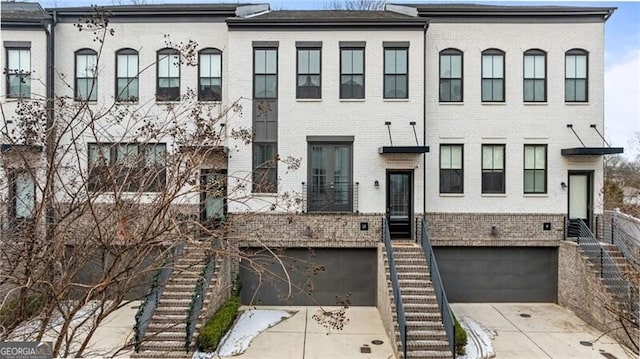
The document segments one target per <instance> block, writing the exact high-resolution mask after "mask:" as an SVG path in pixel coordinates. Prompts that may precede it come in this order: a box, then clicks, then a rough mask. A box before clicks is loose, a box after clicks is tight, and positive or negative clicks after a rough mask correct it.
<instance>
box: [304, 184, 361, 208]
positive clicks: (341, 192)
mask: <svg viewBox="0 0 640 359" xmlns="http://www.w3.org/2000/svg"><path fill="white" fill-rule="evenodd" d="M359 187H360V182H343V183H337V184H334V183H328V184H324V185H322V186H316V185H313V184H308V183H306V182H302V201H303V203H302V211H303V212H352V213H358V202H359V201H358V199H359V195H358V193H359ZM314 200H315V201H316V202H314Z"/></svg>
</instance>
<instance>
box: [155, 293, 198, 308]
mask: <svg viewBox="0 0 640 359" xmlns="http://www.w3.org/2000/svg"><path fill="white" fill-rule="evenodd" d="M192 295H193V294H191V295H186V296H184V297H182V298H165V297H164V296H163V297H162V298H161V299H160V301H158V307H161V306H162V307H164V306H177V307H179V306H189V305H190V304H191V296H192Z"/></svg>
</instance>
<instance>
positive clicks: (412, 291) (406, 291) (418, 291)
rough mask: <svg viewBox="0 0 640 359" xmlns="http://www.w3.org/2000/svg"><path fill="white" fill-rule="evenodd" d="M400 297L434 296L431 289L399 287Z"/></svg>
mask: <svg viewBox="0 0 640 359" xmlns="http://www.w3.org/2000/svg"><path fill="white" fill-rule="evenodd" d="M390 293H391V291H390ZM400 295H401V296H402V297H403V298H404V297H405V296H425V297H427V296H429V297H430V296H435V292H434V291H433V288H431V287H400Z"/></svg>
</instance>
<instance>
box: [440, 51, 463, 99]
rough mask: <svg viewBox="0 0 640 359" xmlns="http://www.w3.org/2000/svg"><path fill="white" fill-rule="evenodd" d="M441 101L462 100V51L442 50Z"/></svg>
mask: <svg viewBox="0 0 640 359" xmlns="http://www.w3.org/2000/svg"><path fill="white" fill-rule="evenodd" d="M440 101H441V102H462V51H460V50H457V49H446V50H442V51H440Z"/></svg>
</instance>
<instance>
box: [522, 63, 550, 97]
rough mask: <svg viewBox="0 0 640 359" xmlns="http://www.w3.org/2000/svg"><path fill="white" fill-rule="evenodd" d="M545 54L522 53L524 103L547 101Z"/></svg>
mask: <svg viewBox="0 0 640 359" xmlns="http://www.w3.org/2000/svg"><path fill="white" fill-rule="evenodd" d="M546 67H547V54H546V53H545V52H544V51H542V50H528V51H526V52H525V53H524V101H525V102H546V101H547V68H546Z"/></svg>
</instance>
